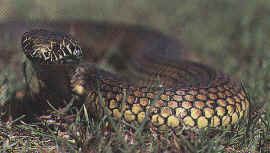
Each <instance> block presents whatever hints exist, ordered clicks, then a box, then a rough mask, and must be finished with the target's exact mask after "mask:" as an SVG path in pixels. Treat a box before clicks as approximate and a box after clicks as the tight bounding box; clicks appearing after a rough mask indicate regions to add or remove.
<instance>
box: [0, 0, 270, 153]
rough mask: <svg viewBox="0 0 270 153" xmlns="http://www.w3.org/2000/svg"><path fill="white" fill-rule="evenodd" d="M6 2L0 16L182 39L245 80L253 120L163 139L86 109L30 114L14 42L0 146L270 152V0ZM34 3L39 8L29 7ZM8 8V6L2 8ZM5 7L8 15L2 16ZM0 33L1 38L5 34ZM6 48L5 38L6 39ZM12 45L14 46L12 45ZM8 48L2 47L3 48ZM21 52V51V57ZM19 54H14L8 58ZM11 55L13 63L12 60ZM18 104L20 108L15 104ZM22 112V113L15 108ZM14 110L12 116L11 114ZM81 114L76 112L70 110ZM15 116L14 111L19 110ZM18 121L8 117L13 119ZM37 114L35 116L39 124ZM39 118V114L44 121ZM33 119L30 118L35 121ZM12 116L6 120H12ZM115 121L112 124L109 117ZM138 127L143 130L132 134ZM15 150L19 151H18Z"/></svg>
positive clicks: (0, 92)
mask: <svg viewBox="0 0 270 153" xmlns="http://www.w3.org/2000/svg"><path fill="white" fill-rule="evenodd" d="M13 2H15V1H14V0H12V1H11V2H9V1H7V0H3V1H2V2H0V10H1V11H0V12H1V13H0V19H1V21H2V22H5V21H6V20H14V19H18V18H23V19H25V20H29V19H34V20H39V19H47V20H58V19H63V18H65V19H67V18H68V19H69V18H70V19H78V18H80V19H87V20H93V19H94V20H107V21H118V22H119V21H120V22H126V23H136V24H142V25H148V26H151V27H155V28H156V29H160V30H161V31H163V32H165V33H167V34H169V35H172V36H174V37H176V38H178V39H181V40H183V41H184V43H185V44H186V45H187V47H188V48H189V49H190V52H192V53H193V54H194V55H195V59H196V60H198V61H200V62H203V63H205V64H208V65H212V66H214V67H215V68H217V69H222V70H224V71H225V72H226V73H229V74H230V75H232V76H233V77H234V78H237V79H240V80H242V81H243V84H244V87H245V88H246V90H247V93H248V94H249V96H250V101H251V103H252V104H251V110H250V116H249V117H248V119H247V120H244V121H242V122H241V124H239V125H236V126H235V127H233V128H232V129H222V130H216V129H212V130H211V129H210V130H209V131H200V132H199V133H193V132H189V131H181V132H182V133H179V135H178V136H174V135H170V134H169V135H168V138H166V136H165V137H163V138H160V139H161V140H160V139H157V138H156V137H155V136H154V137H153V133H152V132H151V131H149V130H144V131H141V129H139V130H138V129H134V128H133V127H129V126H128V125H125V124H123V123H119V122H115V121H113V120H112V119H110V116H104V118H103V120H101V121H94V120H93V119H91V118H89V117H88V114H87V111H85V110H84V109H83V107H82V108H70V109H68V111H66V112H59V111H58V110H54V109H52V110H51V112H50V113H49V116H41V117H39V119H36V118H37V117H38V116H35V114H33V113H32V110H31V108H29V107H28V106H31V103H30V104H29V100H28V99H23V98H22V97H23V95H24V94H25V91H24V87H25V84H24V82H23V81H21V80H22V78H23V73H22V71H21V70H22V68H20V67H18V66H17V65H18V64H19V65H23V64H22V60H20V59H21V53H18V52H20V51H18V50H19V49H18V48H16V47H13V48H12V47H11V46H9V45H7V44H8V40H9V39H10V38H8V37H5V36H4V37H5V40H6V41H7V42H5V43H4V44H5V45H4V46H5V47H4V51H6V50H5V49H7V50H8V53H9V54H3V51H2V53H1V55H2V57H0V68H1V69H0V72H1V75H0V84H1V85H0V97H1V99H0V104H1V113H6V114H4V115H3V116H5V118H3V119H5V120H2V121H1V124H0V144H1V147H0V150H1V152H9V151H10V152H12V151H11V150H12V149H14V148H17V149H19V150H18V151H19V152H30V151H33V150H39V151H40V152H158V151H160V152H166V151H167V152H173V151H175V152H181V151H182V152H192V153H193V152H209V153H211V152H269V151H270V149H269V148H270V147H268V148H267V146H269V144H270V138H269V134H270V123H269V121H270V116H269V113H268V112H269V110H270V106H269V103H268V101H269V94H268V92H269V70H270V68H269V66H270V65H269V63H270V62H269V49H270V45H269V44H270V43H269V40H270V39H269V37H270V35H269V32H270V21H269V19H268V17H269V12H270V7H269V6H270V5H269V4H268V3H269V2H267V1H262V0H257V1H253V0H247V1H235V0H227V1H217V0H205V1H200V0H182V1H176V0H175V1H170V3H169V2H167V1H162V0H155V1H147V2H143V1H139V0H138V1H132V2H131V1H130V2H127V1H122V0H118V1H113V2H107V1H81V3H77V2H75V1H71V0H69V1H65V3H64V2H63V1H57V2H56V1H50V2H49V3H48V2H47V1H46V2H45V1H35V2H31V1H29V2H17V1H16V3H13ZM33 7H35V8H36V9H31V8H33ZM3 10H4V11H3ZM2 12H4V13H2ZM1 37H2V35H1ZM0 45H1V47H2V45H3V44H2V42H1V43H0ZM7 46H8V47H7ZM1 49H3V48H1ZM17 53H18V56H16V54H17ZM11 54H14V56H12V57H6V56H8V55H11ZM7 59H9V60H7ZM14 108H16V109H14ZM15 110H16V111H17V110H19V112H24V114H25V115H23V116H20V115H19V114H18V113H17V112H16V111H15ZM7 113H8V114H7ZM74 113H75V114H76V115H75V116H72V114H74ZM14 114H15V115H14ZM11 115H12V116H13V118H6V117H9V116H11ZM33 117H34V119H35V120H34V121H33ZM40 118H41V119H40ZM29 119H30V121H29ZM7 120H8V122H7ZM108 120H109V122H113V123H110V125H113V126H108V125H107V122H108ZM124 127H129V128H124ZM136 130H138V132H137V133H138V135H134V131H136ZM13 152H15V151H14V150H13Z"/></svg>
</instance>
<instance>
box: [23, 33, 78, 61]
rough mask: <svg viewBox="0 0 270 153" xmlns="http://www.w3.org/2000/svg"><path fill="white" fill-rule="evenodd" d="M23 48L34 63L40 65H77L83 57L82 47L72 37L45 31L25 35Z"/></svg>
mask: <svg viewBox="0 0 270 153" xmlns="http://www.w3.org/2000/svg"><path fill="white" fill-rule="evenodd" d="M22 48H23V50H24V54H25V55H26V56H27V57H28V58H29V59H30V60H31V61H32V62H35V63H40V64H44V63H45V64H61V63H77V62H78V61H79V60H80V57H81V56H82V50H81V47H80V46H79V44H78V42H77V40H75V39H73V38H72V36H71V35H69V34H65V33H61V32H53V31H48V30H43V29H37V30H32V31H29V32H26V33H24V35H23V38H22Z"/></svg>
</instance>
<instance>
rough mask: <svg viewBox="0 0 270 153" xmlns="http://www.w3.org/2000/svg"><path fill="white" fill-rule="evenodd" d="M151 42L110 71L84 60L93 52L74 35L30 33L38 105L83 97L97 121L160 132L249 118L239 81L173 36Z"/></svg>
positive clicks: (25, 44) (26, 38) (26, 49)
mask: <svg viewBox="0 0 270 153" xmlns="http://www.w3.org/2000/svg"><path fill="white" fill-rule="evenodd" d="M116 35H117V33H116ZM130 39H132V38H130ZM122 41H124V40H122ZM151 41H153V42H154V41H157V40H154V39H153V40H151V39H150V40H147V42H145V44H148V45H145V46H141V47H140V48H138V49H137V50H136V49H135V50H133V51H131V52H129V51H126V50H128V49H126V50H125V48H128V47H129V46H125V47H123V49H122V50H121V52H120V53H121V54H124V55H125V56H120V57H122V58H123V57H124V62H120V65H122V66H123V67H125V68H124V69H123V70H120V71H117V72H113V71H112V72H111V71H108V70H105V69H103V68H100V67H99V66H98V65H97V64H96V63H94V62H91V61H90V60H88V59H87V58H84V57H86V56H88V55H89V54H92V53H90V52H91V50H85V49H82V47H81V46H80V44H79V41H78V40H76V39H75V38H74V37H73V36H72V35H71V34H68V33H66V32H61V31H53V30H46V29H33V30H29V31H27V32H25V33H24V34H23V36H22V39H21V45H22V50H23V53H24V54H25V56H26V57H27V60H29V61H30V63H31V66H32V67H33V71H34V73H35V75H34V76H33V77H32V84H33V82H35V83H36V84H37V85H36V86H37V87H38V88H37V89H35V90H34V88H32V89H30V90H32V91H31V92H32V93H34V94H35V95H37V97H38V101H45V100H50V102H53V103H56V104H57V103H61V102H63V101H64V100H69V99H71V98H72V97H79V99H80V100H81V101H83V103H84V104H85V106H86V107H87V110H88V111H89V114H91V115H92V116H94V117H96V118H100V117H103V116H104V115H106V114H107V115H110V116H111V117H113V118H114V119H121V120H123V121H125V122H127V123H130V124H134V125H138V126H139V125H141V124H143V123H144V122H147V123H148V124H149V125H150V127H152V128H153V129H157V130H158V131H162V130H165V129H173V130H176V129H183V128H188V129H192V128H194V129H201V128H207V127H214V128H219V127H228V126H232V125H234V124H236V123H238V121H239V120H240V119H242V118H244V117H245V116H246V115H247V113H248V109H249V100H248V96H247V94H246V92H245V90H244V88H243V87H242V86H241V83H240V82H239V81H237V80H233V79H232V78H231V77H229V76H228V75H226V74H225V73H223V72H222V71H220V70H216V69H214V68H212V67H210V66H207V65H204V64H201V63H198V62H194V61H191V60H188V59H185V57H181V56H179V55H178V54H180V51H181V50H182V48H181V47H178V46H177V47H178V48H177V49H176V51H175V50H173V49H170V47H171V46H166V44H170V43H168V42H170V41H172V40H171V39H169V38H167V37H159V39H158V41H157V43H155V45H152V44H151ZM179 42H180V41H179ZM132 43H135V42H132ZM179 46H180V45H179ZM112 50H113V49H112ZM113 53H114V51H113ZM116 63H117V62H116Z"/></svg>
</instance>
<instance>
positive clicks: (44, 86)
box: [27, 63, 77, 105]
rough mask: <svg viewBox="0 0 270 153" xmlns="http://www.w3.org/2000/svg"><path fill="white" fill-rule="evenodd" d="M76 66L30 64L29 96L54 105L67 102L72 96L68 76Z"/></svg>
mask: <svg viewBox="0 0 270 153" xmlns="http://www.w3.org/2000/svg"><path fill="white" fill-rule="evenodd" d="M76 66H77V64H48V65H46V64H43V65H42V64H36V63H31V65H30V69H32V70H33V72H32V76H31V78H28V85H29V87H30V88H29V89H30V92H31V94H32V95H33V96H34V97H35V98H37V99H36V100H40V99H46V100H48V101H49V102H51V103H54V104H58V103H59V104H60V105H61V104H62V103H63V100H65V101H69V100H70V99H71V96H72V94H71V89H70V74H71V72H72V71H73V70H74V69H75V67H76ZM28 69H29V68H28ZM27 71H29V70H27ZM55 101H57V102H55Z"/></svg>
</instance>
